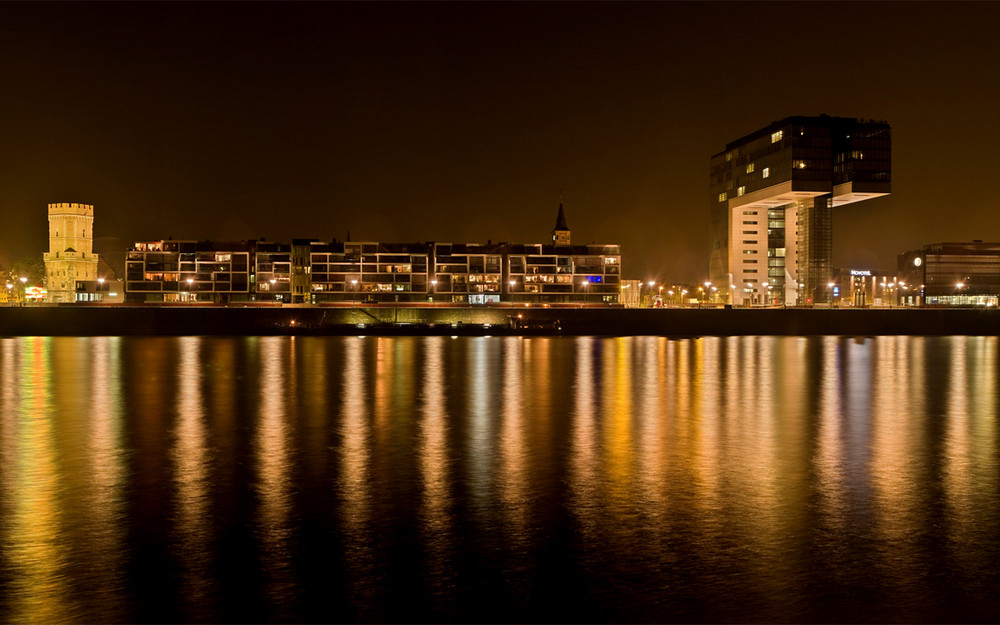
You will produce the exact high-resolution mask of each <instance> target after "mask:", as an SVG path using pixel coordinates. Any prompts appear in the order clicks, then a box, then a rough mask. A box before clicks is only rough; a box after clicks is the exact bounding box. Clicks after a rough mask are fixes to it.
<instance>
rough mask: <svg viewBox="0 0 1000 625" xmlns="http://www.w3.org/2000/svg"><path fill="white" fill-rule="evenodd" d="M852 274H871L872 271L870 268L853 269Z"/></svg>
mask: <svg viewBox="0 0 1000 625" xmlns="http://www.w3.org/2000/svg"><path fill="white" fill-rule="evenodd" d="M851 275H852V276H871V275H872V272H871V271H869V270H868V269H851Z"/></svg>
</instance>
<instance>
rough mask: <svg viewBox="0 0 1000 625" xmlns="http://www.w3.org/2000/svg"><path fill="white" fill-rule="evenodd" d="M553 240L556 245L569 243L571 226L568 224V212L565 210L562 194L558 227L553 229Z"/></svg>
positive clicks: (557, 217) (557, 220)
mask: <svg viewBox="0 0 1000 625" xmlns="http://www.w3.org/2000/svg"><path fill="white" fill-rule="evenodd" d="M552 242H553V243H555V244H556V245H569V244H570V243H569V226H567V225H566V213H565V212H564V211H563V203H562V194H561V193H560V197H559V214H558V215H557V216H556V227H555V228H553V229H552Z"/></svg>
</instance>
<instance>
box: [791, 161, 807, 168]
mask: <svg viewBox="0 0 1000 625" xmlns="http://www.w3.org/2000/svg"><path fill="white" fill-rule="evenodd" d="M792 167H794V168H795V169H805V168H806V162H805V161H794V162H793V163H792Z"/></svg>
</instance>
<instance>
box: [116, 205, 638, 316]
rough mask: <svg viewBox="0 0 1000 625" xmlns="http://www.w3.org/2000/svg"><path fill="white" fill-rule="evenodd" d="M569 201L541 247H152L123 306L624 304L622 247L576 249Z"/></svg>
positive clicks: (142, 250) (132, 257) (133, 259)
mask: <svg viewBox="0 0 1000 625" xmlns="http://www.w3.org/2000/svg"><path fill="white" fill-rule="evenodd" d="M570 234H571V233H570V230H569V228H568V226H567V225H566V218H565V214H564V212H563V207H562V204H560V206H559V214H558V217H557V219H556V227H555V229H554V230H553V232H552V238H553V244H551V245H549V244H541V243H528V244H522V243H492V242H487V243H441V242H427V243H380V242H375V241H346V242H345V241H336V240H334V241H330V242H324V241H319V240H316V239H294V240H293V241H292V242H291V244H288V243H282V242H269V241H250V242H244V243H216V242H212V241H201V242H199V241H147V242H139V243H136V244H135V245H134V246H133V248H132V249H131V250H130V251H129V252H128V254H127V256H126V280H125V293H126V301H128V302H133V303H139V302H192V301H204V302H213V303H230V302H282V303H290V304H324V303H337V302H375V303H377V302H403V303H405V302H426V303H451V304H472V305H475V304H497V303H500V302H510V303H523V304H532V303H534V304H566V303H579V304H583V303H587V304H618V303H619V302H620V297H621V290H622V281H621V250H620V248H619V246H618V245H597V244H589V245H572V244H571V242H570V241H571V239H570Z"/></svg>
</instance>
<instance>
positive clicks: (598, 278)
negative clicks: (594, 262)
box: [587, 276, 604, 282]
mask: <svg viewBox="0 0 1000 625" xmlns="http://www.w3.org/2000/svg"><path fill="white" fill-rule="evenodd" d="M587 280H589V281H591V282H603V281H604V276H590V277H589V278H587Z"/></svg>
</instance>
